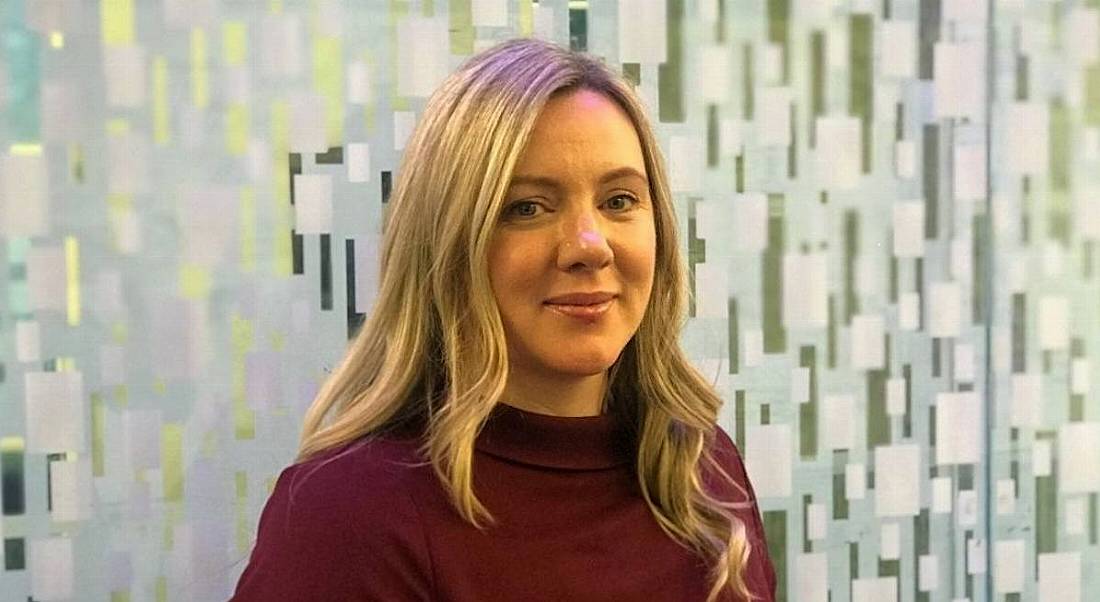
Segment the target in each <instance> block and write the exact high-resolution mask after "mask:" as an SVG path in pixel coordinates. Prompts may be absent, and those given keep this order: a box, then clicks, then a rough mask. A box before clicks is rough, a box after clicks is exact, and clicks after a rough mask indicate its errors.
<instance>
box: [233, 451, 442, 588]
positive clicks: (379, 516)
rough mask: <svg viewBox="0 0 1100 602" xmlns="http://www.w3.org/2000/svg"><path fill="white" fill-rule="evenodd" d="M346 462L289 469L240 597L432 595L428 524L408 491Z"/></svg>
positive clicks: (266, 513)
mask: <svg viewBox="0 0 1100 602" xmlns="http://www.w3.org/2000/svg"><path fill="white" fill-rule="evenodd" d="M345 467H346V464H345ZM303 468H305V470H304V471H303ZM342 470H344V469H342V468H340V466H339V463H334V466H332V467H331V468H330V466H323V467H322V468H317V467H310V466H309V465H308V464H307V465H305V466H303V465H298V466H291V467H289V468H286V469H285V470H283V472H282V473H281V474H280V475H279V479H278V481H277V483H276V485H275V490H274V491H273V492H272V494H271V497H270V498H269V499H268V501H267V504H266V505H265V506H264V509H263V512H262V513H261V516H260V521H259V526H258V529H257V536H256V544H255V547H254V548H253V550H252V555H251V557H250V559H249V563H248V566H247V567H245V570H244V572H243V573H242V574H241V577H240V580H239V581H238V583H237V588H236V592H235V593H234V595H233V597H232V598H231V600H232V601H234V602H260V601H263V602H268V601H277V600H287V601H291V600H293V601H295V602H308V601H314V600H316V601H318V602H320V601H322V600H323V601H331V600H348V601H353V600H359V601H365V602H374V601H379V602H381V601H386V602H391V601H392V602H416V601H423V600H431V599H432V591H431V590H432V581H431V567H430V561H429V558H428V553H427V549H426V543H425V539H424V534H423V525H422V524H421V522H420V521H419V520H417V518H416V510H415V508H412V507H411V503H410V502H411V500H408V499H407V495H408V494H407V493H405V492H403V491H396V490H395V488H394V487H392V486H385V485H386V484H385V483H382V484H379V483H361V482H358V481H357V479H355V478H349V477H350V476H351V475H348V474H342V473H341V471H342ZM379 485H381V486H379ZM364 491H366V492H371V495H364V494H363V492H364ZM387 491H388V492H390V493H387ZM391 496H392V497H395V498H397V499H386V498H387V497H391ZM398 496H402V497H398Z"/></svg>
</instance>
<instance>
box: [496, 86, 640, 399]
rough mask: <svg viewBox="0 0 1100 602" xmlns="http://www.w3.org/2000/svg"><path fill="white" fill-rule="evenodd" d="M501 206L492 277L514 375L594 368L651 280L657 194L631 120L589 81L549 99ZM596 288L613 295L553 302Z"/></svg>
mask: <svg viewBox="0 0 1100 602" xmlns="http://www.w3.org/2000/svg"><path fill="white" fill-rule="evenodd" d="M503 207H504V208H503V212H502V214H501V217H500V219H499V221H498V223H497V225H496V231H495V233H494V239H493V242H492V245H491V249H490V256H489V272H490V274H489V275H490V280H491V282H492V288H493V293H494V295H495V297H496V301H497V305H498V307H499V308H500V313H501V317H502V318H503V322H504V329H505V334H506V337H507V340H508V352H509V358H510V369H511V371H512V375H513V377H519V378H523V379H527V380H529V381H530V382H536V383H547V382H552V381H554V380H561V381H563V382H564V381H572V382H576V381H577V380H578V379H583V378H585V377H601V378H602V374H603V372H605V371H606V370H607V369H608V368H609V367H610V366H611V364H613V363H614V362H615V360H616V359H617V358H618V356H619V354H620V352H621V351H622V350H623V347H625V346H626V344H627V342H628V341H629V340H630V338H631V337H632V336H633V335H634V333H635V332H636V331H637V329H638V325H639V324H640V323H641V321H642V316H643V315H644V313H645V308H646V304H647V303H648V301H649V295H650V290H651V289H652V286H653V270H654V263H655V257H656V234H655V227H654V213H653V204H652V200H651V199H650V194H649V180H648V177H647V173H646V168H645V161H644V158H643V156H642V148H641V144H640V143H639V141H638V135H637V133H636V132H635V130H634V126H633V124H632V123H631V121H630V118H629V117H628V116H627V114H626V113H625V112H624V111H623V110H622V109H621V108H619V106H618V105H617V104H616V103H615V102H613V101H611V100H610V99H608V98H607V97H605V96H603V95H601V94H600V93H597V92H593V91H590V90H577V91H570V92H567V93H564V94H562V95H559V96H555V97H554V98H552V99H551V100H550V101H549V102H548V103H547V105H546V106H545V108H544V109H543V112H542V113H541V114H540V116H539V118H538V120H537V122H536V123H535V128H534V131H533V132H532V135H531V138H530V139H529V141H528V143H527V146H526V148H525V149H524V151H523V153H522V155H521V156H520V159H519V163H518V164H517V166H516V169H515V172H514V174H513V178H512V181H511V183H510V188H509V190H508V193H507V196H506V197H505V199H504V205H503ZM597 292H598V293H609V294H610V295H611V296H612V298H611V299H610V301H608V302H606V303H605V304H603V305H602V306H601V305H596V306H594V307H587V308H579V307H576V304H577V303H588V302H590V301H589V300H583V299H581V300H577V299H573V300H571V299H564V300H559V301H560V303H557V304H553V303H551V302H550V301H551V300H552V299H555V298H558V297H561V296H563V295H569V294H573V293H597ZM601 307H602V311H598V310H599V308H601ZM594 310H596V311H594ZM586 312H587V313H586Z"/></svg>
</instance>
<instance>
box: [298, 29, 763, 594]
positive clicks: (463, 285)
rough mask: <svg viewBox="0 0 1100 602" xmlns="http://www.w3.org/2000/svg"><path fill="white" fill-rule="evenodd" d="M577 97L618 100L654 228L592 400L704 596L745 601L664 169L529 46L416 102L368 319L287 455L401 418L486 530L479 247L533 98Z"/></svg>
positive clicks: (621, 97)
mask: <svg viewBox="0 0 1100 602" xmlns="http://www.w3.org/2000/svg"><path fill="white" fill-rule="evenodd" d="M577 89H588V90H592V91H594V92H598V93H601V94H603V95H605V96H606V97H608V98H609V99H611V100H613V101H615V102H617V103H618V104H619V106H621V107H622V109H623V110H624V111H625V112H626V113H627V115H628V116H629V117H630V119H631V121H632V122H633V124H634V127H635V129H636V131H637V133H638V137H639V140H640V142H641V147H642V151H643V155H644V158H645V166H646V170H647V172H648V175H649V180H650V188H651V190H650V196H651V198H652V199H653V204H654V219H655V229H656V243H657V248H656V266H655V274H654V282H653V288H652V293H651V295H650V299H649V303H648V305H647V307H646V311H645V315H644V317H643V319H642V321H641V324H640V325H639V328H638V330H637V332H636V333H635V334H634V336H633V337H632V338H631V340H630V341H629V342H628V343H627V345H626V346H625V348H624V349H623V351H622V353H621V354H620V356H619V358H618V359H617V360H616V361H615V363H614V364H613V365H612V366H611V368H610V370H609V373H608V382H609V385H608V388H607V395H606V397H605V403H607V404H608V406H607V407H608V408H609V411H612V412H615V413H616V414H617V415H618V416H619V417H621V418H622V419H623V420H624V421H625V422H626V424H628V425H629V427H630V428H631V430H632V432H633V435H634V439H635V441H636V442H637V463H636V466H635V470H636V475H637V478H638V482H639V485H640V488H641V492H642V495H643V497H644V498H645V501H646V504H647V505H648V506H649V508H650V510H651V511H652V513H653V516H654V517H655V518H656V520H657V522H658V524H659V525H660V526H661V528H662V529H663V530H664V531H665V532H666V533H667V534H668V535H669V536H671V537H672V538H673V539H675V540H676V541H678V542H679V543H680V544H681V545H684V546H685V547H687V548H688V549H691V550H693V551H695V552H697V553H699V554H702V555H703V556H704V557H705V558H707V559H708V560H709V561H711V562H712V563H713V565H712V567H713V568H712V571H711V576H712V578H713V582H714V584H713V587H712V589H711V590H710V595H709V597H708V601H710V600H714V599H716V598H717V597H718V595H719V594H720V592H721V591H722V590H723V588H725V587H732V589H733V591H735V592H737V593H739V594H741V595H742V596H744V597H745V598H752V597H753V596H752V595H751V593H750V592H749V591H748V588H747V586H746V584H745V581H744V578H743V569H744V566H745V563H746V561H747V559H748V556H749V553H750V549H751V548H750V544H749V542H748V541H747V539H746V535H745V526H744V524H743V523H742V521H741V520H740V519H739V518H738V517H736V516H735V515H734V513H733V512H732V510H733V509H736V508H741V507H744V503H743V502H742V503H736V502H731V501H728V500H722V499H719V498H718V497H715V496H713V495H711V493H710V492H708V491H707V490H706V487H705V483H704V477H703V475H704V472H703V471H704V470H707V469H709V470H710V471H712V472H711V473H710V474H717V475H718V477H719V478H721V479H724V481H725V482H726V483H727V484H728V485H730V486H732V488H733V489H735V490H737V489H739V490H741V491H743V489H742V488H740V487H739V486H738V485H737V484H736V483H735V482H734V480H733V478H732V477H730V476H729V474H727V473H726V472H725V471H724V470H723V469H722V466H721V464H720V463H719V462H718V461H716V459H715V458H713V457H712V456H711V454H710V450H711V449H712V445H713V444H714V441H715V437H716V424H717V417H718V411H719V408H720V407H721V405H722V399H721V397H720V396H719V395H718V394H717V393H716V392H715V390H714V389H713V387H712V386H711V385H710V384H709V383H708V382H707V381H706V379H705V378H703V377H702V376H701V375H700V374H699V373H698V372H697V371H696V370H695V369H694V367H692V365H691V364H690V362H689V361H688V360H687V358H686V357H685V356H684V354H683V352H682V350H681V349H680V347H679V343H678V337H679V333H680V330H681V328H682V327H683V324H684V320H686V315H685V308H686V303H687V299H688V295H689V294H690V291H689V290H688V286H687V283H686V277H685V273H686V268H685V263H684V260H683V258H682V256H681V255H680V253H679V244H678V242H677V241H678V236H677V222H676V216H675V213H674V211H673V205H672V198H671V193H670V191H669V186H668V179H667V175H666V173H665V167H664V160H663V159H662V156H661V153H660V149H659V147H658V145H657V140H656V137H655V136H654V134H653V131H652V126H651V125H650V123H649V120H648V117H647V116H646V111H645V110H644V108H643V105H642V103H641V101H640V100H639V99H638V97H637V96H636V94H635V92H634V90H633V88H632V86H631V84H630V83H629V82H627V81H626V80H625V79H623V78H622V77H621V76H619V75H618V74H616V73H614V72H613V71H611V70H610V69H608V68H607V67H606V66H605V65H604V64H603V63H602V62H601V61H600V60H598V59H596V58H594V57H591V56H589V55H586V54H584V53H579V52H573V51H569V50H566V49H564V48H561V47H559V46H556V45H554V44H551V43H549V42H543V41H539V40H534V39H522V40H510V41H508V42H504V43H501V44H498V45H496V46H494V47H492V48H490V49H488V50H485V51H484V52H481V53H479V54H477V55H475V56H473V57H471V58H470V59H469V60H467V61H466V62H465V63H464V64H463V65H462V66H461V67H460V68H459V69H458V70H457V71H456V72H455V73H453V74H452V75H450V76H449V77H448V78H447V79H446V80H445V81H444V82H443V83H442V85H441V86H440V88H439V89H438V90H437V91H436V92H435V93H434V94H433V95H432V96H431V98H430V99H429V100H428V103H427V106H426V108H425V110H424V113H423V115H422V117H421V120H420V122H419V123H418V124H417V127H416V130H415V132H414V133H413V135H412V136H411V139H410V140H409V142H408V144H407V146H406V149H405V154H404V157H403V159H402V163H401V169H400V171H399V174H398V179H397V183H396V186H395V187H394V190H393V194H392V196H391V198H390V201H389V207H388V209H387V214H386V216H385V219H384V220H383V221H384V232H383V240H382V252H381V275H382V277H381V282H380V286H379V291H378V296H377V299H376V301H375V305H374V308H373V311H372V312H371V313H370V315H369V316H368V317H367V319H366V321H365V322H364V323H363V325H362V327H361V328H360V330H359V331H358V333H357V334H356V336H355V337H354V340H353V341H352V342H351V343H350V344H349V347H348V350H347V352H346V354H345V356H344V357H343V359H342V360H341V361H340V363H339V364H338V365H337V366H336V368H335V369H334V370H333V372H332V374H331V375H329V377H328V379H327V380H326V381H325V382H324V384H323V385H322V386H321V389H320V391H319V392H318V394H317V397H316V399H314V401H313V403H312V405H311V406H310V408H309V410H308V411H307V413H306V416H305V424H304V427H303V431H302V437H301V442H300V447H299V452H298V458H297V460H298V461H304V460H307V459H309V458H311V457H314V456H316V455H317V454H319V453H321V452H323V451H325V450H329V449H332V448H335V447H337V446H340V445H342V444H345V443H349V442H352V441H354V440H357V439H360V438H363V437H364V436H366V435H377V434H380V433H382V432H385V431H387V430H389V429H391V428H395V427H396V426H399V425H402V424H405V423H407V422H408V421H410V420H414V419H416V420H421V421H423V422H422V424H424V425H426V427H425V431H424V441H423V445H422V447H421V452H422V453H423V454H424V456H425V457H426V458H427V459H428V460H429V461H430V462H431V464H432V467H433V470H434V472H435V474H436V476H437V477H438V479H439V480H440V482H441V483H442V484H443V486H444V487H445V489H446V490H447V492H448V494H449V497H450V499H451V501H452V503H453V505H454V507H455V509H456V510H457V511H458V513H459V514H460V515H461V516H462V517H463V518H464V519H465V520H467V521H468V522H470V523H471V524H472V525H474V526H475V527H477V528H478V529H483V528H484V527H483V525H482V524H481V521H483V520H484V521H486V522H488V523H490V524H492V523H494V519H493V517H492V516H491V515H490V513H489V511H488V510H487V509H486V508H485V506H483V505H482V504H481V502H480V501H479V500H478V498H477V497H476V496H475V495H474V491H473V487H472V484H473V480H472V475H471V468H472V456H473V450H474V441H475V439H476V438H477V435H478V433H479V432H480V430H481V428H482V425H483V424H484V423H485V421H486V419H487V418H488V416H489V414H490V412H491V411H492V409H493V407H494V406H495V405H496V403H497V402H498V400H499V399H500V397H501V395H502V393H503V391H504V388H505V383H506V382H507V379H508V357H507V347H506V343H505V335H504V328H503V324H502V322H501V317H500V313H499V310H498V308H497V306H496V302H495V298H494V295H493V293H492V289H491V288H490V284H489V276H488V249H489V245H490V242H491V239H492V236H493V230H494V225H495V224H496V222H497V220H498V218H499V215H500V211H501V210H502V209H501V205H502V203H503V201H504V197H505V192H506V190H507V188H508V185H509V181H510V179H511V175H512V172H513V169H514V167H515V165H516V163H517V161H518V159H519V156H520V154H521V152H522V151H523V149H524V146H525V144H526V141H527V139H528V137H529V135H530V133H531V130H532V129H533V126H534V123H535V120H536V119H537V117H538V116H539V114H540V112H541V110H542V108H543V106H544V105H545V104H546V102H547V100H548V99H549V98H550V97H551V96H553V95H555V94H557V93H561V92H566V91H570V90H577Z"/></svg>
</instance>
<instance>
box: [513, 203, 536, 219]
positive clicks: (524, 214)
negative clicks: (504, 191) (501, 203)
mask: <svg viewBox="0 0 1100 602" xmlns="http://www.w3.org/2000/svg"><path fill="white" fill-rule="evenodd" d="M538 205H539V204H538V203H536V202H534V201H517V202H515V203H512V204H511V205H509V206H508V211H507V212H506V213H507V214H508V215H515V216H518V217H533V216H534V215H535V213H534V212H533V211H519V210H518V209H519V208H520V207H530V208H531V209H532V210H533V209H535V208H536V207H538Z"/></svg>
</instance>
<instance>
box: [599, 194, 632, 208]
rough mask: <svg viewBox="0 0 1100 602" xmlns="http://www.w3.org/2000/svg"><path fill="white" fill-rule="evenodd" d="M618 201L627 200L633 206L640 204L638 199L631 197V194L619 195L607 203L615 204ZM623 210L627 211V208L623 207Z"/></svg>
mask: <svg viewBox="0 0 1100 602" xmlns="http://www.w3.org/2000/svg"><path fill="white" fill-rule="evenodd" d="M617 199H626V200H627V201H629V202H630V203H632V204H636V203H637V202H638V199H636V198H634V197H632V196H630V195H629V194H617V195H615V196H613V197H611V198H610V199H608V200H607V202H608V203H614V202H615V201H616V200H617ZM623 209H626V207H623Z"/></svg>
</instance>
